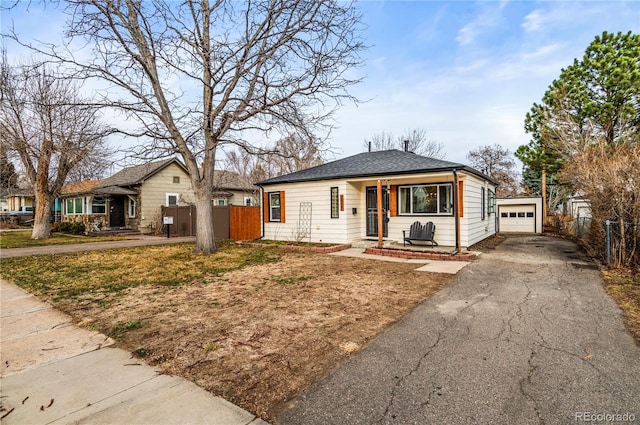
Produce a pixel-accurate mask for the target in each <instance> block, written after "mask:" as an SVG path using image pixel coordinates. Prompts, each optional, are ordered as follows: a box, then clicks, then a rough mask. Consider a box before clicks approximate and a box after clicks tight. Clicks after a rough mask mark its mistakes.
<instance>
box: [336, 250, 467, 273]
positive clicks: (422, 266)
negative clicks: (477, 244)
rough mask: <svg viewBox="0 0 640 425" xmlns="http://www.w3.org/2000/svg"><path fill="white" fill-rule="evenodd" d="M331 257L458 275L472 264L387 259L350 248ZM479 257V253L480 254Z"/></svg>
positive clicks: (448, 261) (465, 262) (396, 258)
mask: <svg viewBox="0 0 640 425" xmlns="http://www.w3.org/2000/svg"><path fill="white" fill-rule="evenodd" d="M329 255H335V256H338V257H353V258H362V259H365V260H378V261H390V262H393V263H412V264H417V265H419V266H418V267H417V268H416V270H417V271H421V272H431V273H446V274H456V273H458V272H459V271H460V270H462V269H463V268H464V267H466V266H468V265H469V264H471V262H470V261H450V260H447V261H436V260H410V259H409V260H408V259H404V258H398V257H386V256H382V255H373V254H365V253H364V249H363V248H348V249H345V250H342V251H338V252H332V253H331V254H329ZM478 255H479V253H478Z"/></svg>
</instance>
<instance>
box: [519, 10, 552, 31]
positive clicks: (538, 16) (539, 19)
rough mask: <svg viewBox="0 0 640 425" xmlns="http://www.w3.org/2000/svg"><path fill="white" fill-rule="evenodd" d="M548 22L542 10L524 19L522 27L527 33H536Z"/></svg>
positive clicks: (535, 11)
mask: <svg viewBox="0 0 640 425" xmlns="http://www.w3.org/2000/svg"><path fill="white" fill-rule="evenodd" d="M546 20H547V19H546V16H545V15H543V14H542V10H540V9H536V10H534V11H533V12H531V13H529V14H528V15H527V16H525V17H524V22H523V23H522V24H521V26H522V28H524V30H525V31H526V32H534V31H538V30H540V29H541V28H542V26H543V25H544V24H545V23H546Z"/></svg>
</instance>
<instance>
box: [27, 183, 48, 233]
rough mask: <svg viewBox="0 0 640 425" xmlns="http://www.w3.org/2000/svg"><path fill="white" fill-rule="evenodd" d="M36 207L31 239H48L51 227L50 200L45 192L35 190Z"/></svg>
mask: <svg viewBox="0 0 640 425" xmlns="http://www.w3.org/2000/svg"><path fill="white" fill-rule="evenodd" d="M36 199H37V202H36V205H35V211H34V215H33V232H32V233H31V239H48V238H49V237H51V225H50V223H49V216H50V214H51V202H52V201H51V198H50V197H49V196H48V194H47V193H46V190H43V189H37V190H36Z"/></svg>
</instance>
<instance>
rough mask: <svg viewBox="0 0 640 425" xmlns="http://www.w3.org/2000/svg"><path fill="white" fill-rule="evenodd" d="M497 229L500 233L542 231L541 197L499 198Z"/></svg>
mask: <svg viewBox="0 0 640 425" xmlns="http://www.w3.org/2000/svg"><path fill="white" fill-rule="evenodd" d="M496 204H497V206H498V231H499V232H501V233H542V198H500V199H497V202H496Z"/></svg>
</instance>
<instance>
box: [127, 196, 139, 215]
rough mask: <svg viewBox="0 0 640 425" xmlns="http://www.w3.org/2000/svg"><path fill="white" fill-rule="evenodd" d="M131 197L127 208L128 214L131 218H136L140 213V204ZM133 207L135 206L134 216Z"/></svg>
mask: <svg viewBox="0 0 640 425" xmlns="http://www.w3.org/2000/svg"><path fill="white" fill-rule="evenodd" d="M128 197H129V207H128V208H127V214H128V215H129V218H135V217H136V213H137V212H138V211H137V210H138V202H137V201H136V200H135V199H134V198H132V197H131V196H128ZM131 205H133V215H131Z"/></svg>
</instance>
